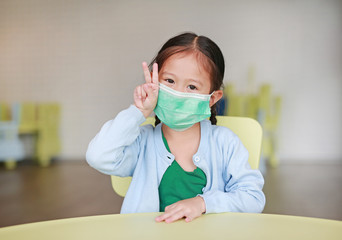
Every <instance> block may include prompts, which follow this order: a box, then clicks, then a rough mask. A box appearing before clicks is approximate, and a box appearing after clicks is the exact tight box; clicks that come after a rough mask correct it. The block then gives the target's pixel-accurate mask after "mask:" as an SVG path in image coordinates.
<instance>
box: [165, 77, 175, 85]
mask: <svg viewBox="0 0 342 240" xmlns="http://www.w3.org/2000/svg"><path fill="white" fill-rule="evenodd" d="M165 81H166V82H167V83H170V84H173V83H174V82H175V81H173V80H172V79H169V78H167V79H165Z"/></svg>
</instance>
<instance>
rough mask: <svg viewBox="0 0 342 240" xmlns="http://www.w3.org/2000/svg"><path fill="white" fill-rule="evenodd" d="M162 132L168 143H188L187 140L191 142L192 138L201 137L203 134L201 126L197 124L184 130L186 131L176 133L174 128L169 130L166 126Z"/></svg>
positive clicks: (163, 126)
mask: <svg viewBox="0 0 342 240" xmlns="http://www.w3.org/2000/svg"><path fill="white" fill-rule="evenodd" d="M162 131H163V134H164V137H165V138H166V139H167V140H168V141H173V140H177V141H186V140H191V139H192V138H194V137H196V136H199V135H200V133H201V124H200V123H199V122H198V123H195V124H194V125H193V126H192V127H190V128H188V129H186V130H184V131H181V132H180V131H176V130H173V129H172V128H169V127H168V126H166V125H165V124H163V125H162Z"/></svg>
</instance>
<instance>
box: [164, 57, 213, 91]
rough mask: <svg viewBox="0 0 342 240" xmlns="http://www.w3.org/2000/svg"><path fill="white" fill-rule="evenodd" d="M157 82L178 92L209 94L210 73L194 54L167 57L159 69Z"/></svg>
mask: <svg viewBox="0 0 342 240" xmlns="http://www.w3.org/2000/svg"><path fill="white" fill-rule="evenodd" d="M159 82H160V83H162V84H164V85H166V86H168V87H171V88H173V89H174V90H176V91H179V92H190V93H200V94H210V75H209V73H208V72H207V71H206V70H205V69H203V67H202V66H201V64H200V63H198V59H197V58H196V56H195V55H194V54H184V53H177V54H175V55H172V56H171V57H169V58H168V59H167V60H166V61H165V62H164V64H163V67H162V68H161V69H160V71H159Z"/></svg>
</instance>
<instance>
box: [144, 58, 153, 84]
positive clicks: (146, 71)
mask: <svg viewBox="0 0 342 240" xmlns="http://www.w3.org/2000/svg"><path fill="white" fill-rule="evenodd" d="M142 67H143V71H144V76H145V81H146V83H151V82H152V80H151V73H150V70H149V69H148V66H147V63H146V62H143V63H142Z"/></svg>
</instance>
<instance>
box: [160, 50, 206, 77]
mask: <svg viewBox="0 0 342 240" xmlns="http://www.w3.org/2000/svg"><path fill="white" fill-rule="evenodd" d="M205 58H206V57H205V56H204V55H203V54H201V53H193V52H190V53H189V52H181V53H176V54H174V55H172V56H170V57H169V58H167V59H166V60H165V62H164V63H163V65H162V68H161V69H160V72H161V73H163V72H169V71H172V72H183V73H187V74H192V75H202V78H203V77H205V78H210V73H209V71H208V69H207V64H206V59H205Z"/></svg>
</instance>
